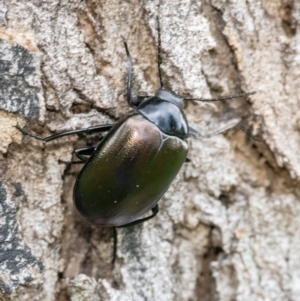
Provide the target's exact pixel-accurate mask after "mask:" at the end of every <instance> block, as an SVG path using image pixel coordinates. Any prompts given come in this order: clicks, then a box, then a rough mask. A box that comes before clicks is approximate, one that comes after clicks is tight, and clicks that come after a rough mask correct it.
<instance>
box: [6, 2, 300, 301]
mask: <svg viewBox="0 0 300 301" xmlns="http://www.w3.org/2000/svg"><path fill="white" fill-rule="evenodd" d="M157 15H159V17H160V23H161V35H162V52H163V64H162V71H163V80H164V84H165V86H166V88H168V89H171V90H172V91H175V92H176V93H178V94H179V95H184V96H189V97H207V98H209V97H211V96H212V97H215V96H219V95H228V94H234V93H241V92H244V91H245V92H246V91H254V90H255V91H257V94H256V95H254V96H252V97H251V99H247V100H245V99H236V100H230V101H226V102H224V103H221V104H203V103H199V102H198V103H196V102H189V103H187V104H186V107H185V112H186V115H187V118H188V120H189V122H190V125H191V126H193V127H194V128H196V129H198V130H199V131H201V132H202V133H208V132H209V131H213V130H214V129H216V128H217V127H218V126H220V125H221V124H222V122H225V123H226V122H227V121H228V120H229V119H230V118H231V115H230V114H233V115H232V116H239V117H241V118H242V119H243V120H244V121H245V122H246V121H247V122H246V123H245V126H246V127H247V126H250V125H251V124H250V121H249V120H254V119H255V118H253V117H255V116H259V118H257V120H256V121H255V120H254V123H252V125H254V126H261V129H262V132H261V137H262V140H261V141H256V140H253V139H250V138H249V137H247V135H245V133H243V132H241V131H237V130H232V131H229V132H228V133H226V134H224V135H217V136H214V137H211V138H210V139H204V140H200V139H190V140H189V146H190V150H189V157H190V158H191V159H192V162H191V163H190V164H186V165H185V166H184V167H183V168H182V170H181V172H180V173H179V175H178V177H177V178H176V180H175V181H174V183H173V184H172V185H171V187H170V188H169V190H168V191H167V193H166V194H165V196H164V197H163V198H162V199H161V200H160V202H159V205H160V213H159V214H158V216H157V217H156V218H155V219H153V220H151V221H149V222H147V223H145V224H143V225H138V226H134V227H130V228H125V229H120V230H118V237H119V241H118V253H117V259H116V262H115V264H114V265H112V264H111V263H110V261H111V259H112V257H111V254H112V239H113V233H112V230H111V229H108V228H102V229H100V228H96V227H93V226H90V225H87V224H85V223H84V222H83V221H81V220H80V219H79V217H78V216H77V215H76V213H75V212H74V209H73V205H72V187H73V185H74V182H75V179H76V175H77V174H78V172H79V170H80V168H81V167H80V166H77V165H73V166H71V165H67V164H59V160H65V161H71V160H72V151H73V149H74V148H75V147H80V146H84V145H86V144H87V142H89V143H92V142H93V141H96V140H95V139H96V138H93V137H92V138H90V137H87V136H84V135H81V136H79V137H77V136H76V135H75V136H69V137H65V138H62V139H60V140H57V141H53V142H51V143H47V144H45V143H42V142H41V141H37V140H34V139H32V138H30V137H24V136H23V137H22V135H21V133H20V132H19V131H18V130H17V129H16V128H15V125H17V124H19V125H20V126H21V127H24V126H26V129H27V130H28V131H30V132H32V133H36V134H38V135H42V136H48V135H50V134H52V133H55V132H59V131H64V130H72V129H79V128H84V127H88V126H92V125H97V124H104V123H113V122H115V121H117V120H118V119H119V118H120V117H121V116H123V115H124V114H126V113H128V111H129V108H128V106H127V104H126V101H125V97H124V88H125V86H126V68H127V62H126V55H125V50H124V47H123V41H125V40H126V41H127V43H128V45H129V49H130V52H131V55H132V57H133V64H134V90H135V91H140V92H141V91H142V92H145V93H147V94H153V92H154V91H155V90H156V89H158V88H159V80H158V71H157V63H156V62H157V33H156V28H155V26H156V23H155V17H156V16H157ZM299 21H300V2H299V1H296V0H277V1H275V0H251V1H246V0H239V1H234V0H227V1H224V0H210V1H208V0H202V1H192V0H180V1H172V0H161V1H160V3H158V1H150V0H143V1H137V0H132V1H116V0H112V1H105V0H86V1H80V0H72V1H70V0H69V1H66V0H63V1H60V0H53V1H40V0H36V1H35V0H29V1H27V0H26V1H25V0H1V1H0V83H1V85H0V129H1V135H0V166H1V168H0V175H1V178H0V179H1V181H0V237H1V245H0V300H22V301H23V300H24V301H25V300H30V301H34V300H45V301H52V300H58V301H63V300H72V301H81V300H89V301H91V300H92V301H94V300H95V301H96V300H97V301H98V300H99V301H100V300H101V301H102V300H112V301H123V300H131V301H144V300H155V301H173V300H174V301H196V300H199V301H202V300H204V301H253V300H255V301H261V300H264V301H269V300H272V301H273V300H274V301H275V300H276V301H277V300H278V301H300V231H299V229H300V191H299V181H300V135H299V130H300V113H299V104H300V99H299V93H298V91H299V84H300V47H299V45H300V31H299V29H300V28H299V27H300V24H299ZM253 131H254V130H253Z"/></svg>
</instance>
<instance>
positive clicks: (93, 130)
mask: <svg viewBox="0 0 300 301" xmlns="http://www.w3.org/2000/svg"><path fill="white" fill-rule="evenodd" d="M112 127H113V124H101V125H95V126H91V127H88V128H84V129H79V130H73V131H66V132H60V133H56V134H54V135H51V136H48V137H45V138H44V137H41V136H38V135H34V134H31V133H28V132H26V131H25V130H24V129H22V128H21V127H20V126H19V125H18V124H17V125H16V128H17V129H18V130H19V131H20V132H21V133H22V134H24V135H27V136H30V137H32V138H34V139H37V140H41V141H44V142H49V141H52V140H55V139H58V138H61V137H64V136H68V135H73V134H81V133H88V134H92V133H100V132H107V131H109V130H110V129H111V128H112Z"/></svg>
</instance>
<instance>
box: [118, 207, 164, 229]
mask: <svg viewBox="0 0 300 301" xmlns="http://www.w3.org/2000/svg"><path fill="white" fill-rule="evenodd" d="M151 211H152V214H151V215H149V216H146V217H144V218H141V219H138V220H136V221H134V222H131V223H129V224H125V225H122V226H118V227H117V228H125V227H130V226H134V225H138V224H142V223H144V222H146V221H148V220H149V219H151V218H153V217H155V216H156V215H157V213H158V212H159V208H158V205H157V204H156V205H155V206H154V207H153V208H152V209H151Z"/></svg>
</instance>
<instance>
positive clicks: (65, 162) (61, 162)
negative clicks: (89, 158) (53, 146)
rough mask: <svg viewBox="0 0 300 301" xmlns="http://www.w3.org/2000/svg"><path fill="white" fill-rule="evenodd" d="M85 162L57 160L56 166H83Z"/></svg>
mask: <svg viewBox="0 0 300 301" xmlns="http://www.w3.org/2000/svg"><path fill="white" fill-rule="evenodd" d="M83 163H85V162H83V161H71V162H70V161H64V160H60V159H59V160H58V164H83Z"/></svg>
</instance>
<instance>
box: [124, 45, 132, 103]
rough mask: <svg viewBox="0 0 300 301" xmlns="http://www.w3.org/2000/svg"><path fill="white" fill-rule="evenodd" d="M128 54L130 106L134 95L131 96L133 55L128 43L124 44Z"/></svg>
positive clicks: (128, 94)
mask: <svg viewBox="0 0 300 301" xmlns="http://www.w3.org/2000/svg"><path fill="white" fill-rule="evenodd" d="M124 46H125V50H126V54H127V62H128V69H127V101H128V103H129V104H131V103H132V94H131V82H132V59H131V55H130V53H129V50H128V46H127V43H126V42H124Z"/></svg>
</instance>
